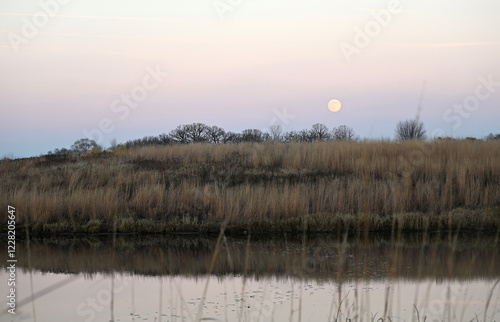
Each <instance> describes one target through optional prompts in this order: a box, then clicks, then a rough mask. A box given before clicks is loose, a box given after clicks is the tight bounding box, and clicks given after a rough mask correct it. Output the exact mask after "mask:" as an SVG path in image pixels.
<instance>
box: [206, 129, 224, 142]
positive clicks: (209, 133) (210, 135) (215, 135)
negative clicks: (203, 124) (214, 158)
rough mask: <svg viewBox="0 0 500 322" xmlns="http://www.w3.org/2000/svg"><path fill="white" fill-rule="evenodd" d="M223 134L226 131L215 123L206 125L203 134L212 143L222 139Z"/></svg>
mask: <svg viewBox="0 0 500 322" xmlns="http://www.w3.org/2000/svg"><path fill="white" fill-rule="evenodd" d="M225 134H226V131H224V129H223V128H221V127H218V126H217V125H214V126H207V128H206V129H205V136H206V137H207V139H208V140H209V141H210V142H211V143H214V144H218V143H220V141H221V140H223V139H224V135H225Z"/></svg>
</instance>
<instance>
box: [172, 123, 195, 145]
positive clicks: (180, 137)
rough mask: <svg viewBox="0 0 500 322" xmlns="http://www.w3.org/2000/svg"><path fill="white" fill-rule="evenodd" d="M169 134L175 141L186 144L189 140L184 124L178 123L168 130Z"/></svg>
mask: <svg viewBox="0 0 500 322" xmlns="http://www.w3.org/2000/svg"><path fill="white" fill-rule="evenodd" d="M169 136H170V137H171V138H172V140H174V141H175V142H177V143H182V144H186V143H189V142H191V140H190V138H189V136H188V134H187V129H186V125H178V126H177V127H176V128H175V129H173V130H172V131H170V133H169Z"/></svg>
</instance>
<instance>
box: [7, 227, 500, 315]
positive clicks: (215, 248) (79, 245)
mask: <svg viewBox="0 0 500 322" xmlns="http://www.w3.org/2000/svg"><path fill="white" fill-rule="evenodd" d="M3 243H4V244H5V241H4V242H3ZM5 253H6V252H5ZM16 255H17V259H18V263H17V265H18V271H17V276H16V278H17V285H16V292H17V310H16V312H17V314H16V315H15V317H13V316H12V315H10V314H8V313H5V312H2V315H0V320H1V321H33V320H35V318H36V321H111V320H114V321H195V320H197V319H198V318H200V319H203V320H204V321H336V320H337V321H346V319H347V321H349V319H350V320H352V321H372V320H373V321H389V318H390V320H391V321H418V318H420V321H423V320H424V318H425V319H426V321H470V320H474V321H476V319H477V320H478V321H483V320H486V321H500V285H499V284H500V283H499V280H500V256H499V248H498V236H497V235H495V234H493V235H489V234H482V233H460V234H459V235H458V234H456V233H432V234H417V235H403V236H402V237H400V238H399V239H396V238H391V236H381V235H376V236H375V235H372V236H369V237H359V236H358V237H356V236H354V237H349V238H345V236H335V235H314V236H300V235H299V236H286V235H282V236H276V237H274V238H270V237H266V238H263V237H252V238H231V237H225V238H222V239H220V242H219V243H218V240H217V238H206V237H199V236H161V237H160V236H137V235H133V236H131V235H128V236H117V238H116V239H115V240H113V238H112V237H110V236H102V237H90V238H89V237H61V238H46V239H33V240H31V241H30V244H29V248H28V244H27V242H26V241H18V245H17V252H16ZM214 255H215V256H214ZM0 261H1V263H2V265H3V267H4V268H3V269H2V270H1V272H0V281H1V282H0V290H1V292H2V294H7V292H8V290H7V288H8V287H7V280H8V273H7V271H6V269H5V268H6V266H7V265H6V261H7V257H6V254H1V256H0ZM4 308H6V305H5V306H4V307H3V308H2V309H4ZM380 318H382V319H380ZM379 319H380V320H379Z"/></svg>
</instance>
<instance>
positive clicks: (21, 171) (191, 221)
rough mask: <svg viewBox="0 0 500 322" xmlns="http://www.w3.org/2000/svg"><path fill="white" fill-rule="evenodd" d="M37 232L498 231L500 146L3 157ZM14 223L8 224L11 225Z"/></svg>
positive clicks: (362, 145) (2, 169) (0, 165)
mask: <svg viewBox="0 0 500 322" xmlns="http://www.w3.org/2000/svg"><path fill="white" fill-rule="evenodd" d="M0 178H1V182H2V185H1V186H0V194H1V195H2V196H3V198H2V200H0V209H5V211H4V213H5V216H2V218H4V220H3V221H4V222H5V223H6V222H7V206H8V205H11V206H14V207H16V215H17V218H16V223H17V225H18V226H19V228H21V227H28V228H29V229H30V231H31V232H32V233H35V234H60V233H101V232H106V233H107V232H114V231H117V232H141V233H165V232H209V233H210V232H215V233H217V232H219V231H220V228H221V227H222V226H225V227H226V231H228V232H229V233H234V234H240V233H244V232H245V231H252V232H276V231H303V230H307V231H310V232H324V231H331V232H340V231H345V230H347V229H349V230H350V231H354V230H357V231H367V230H369V231H380V230H394V229H398V230H408V231H419V230H433V229H455V230H456V229H474V230H483V229H486V230H498V229H500V142H497V141H486V142H484V141H468V140H436V141H433V142H404V143H396V142H378V141H377V142H316V143H292V144H282V143H274V144H273V143H259V144H250V143H248V144H220V145H212V144H189V145H171V146H161V147H142V148H136V149H130V150H121V151H114V152H104V153H99V154H87V155H82V156H77V155H67V156H58V155H52V156H41V157H37V158H30V159H22V160H8V159H4V160H2V161H0ZM3 226H6V225H3Z"/></svg>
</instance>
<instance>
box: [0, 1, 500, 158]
mask: <svg viewBox="0 0 500 322" xmlns="http://www.w3.org/2000/svg"><path fill="white" fill-rule="evenodd" d="M499 13H500V2H499V1H497V0H480V1H476V2H472V1H468V0H453V1H451V0H443V1H422V0H384V1H367V0H354V1H352V0H351V1H347V0H346V1H341V0H337V1H333V0H329V1H326V0H311V1H298V0H251V1H250V0H184V1H171V0H169V1H165V0H149V1H143V0H120V1H118V0H108V1H97V0H85V1H83V0H81V1H78V0H39V1H1V2H0V121H1V123H2V126H1V127H0V157H3V156H8V157H29V156H37V155H41V154H45V153H47V152H48V151H49V150H53V149H55V148H63V147H64V148H69V147H71V145H72V144H73V143H74V142H75V141H76V140H78V139H80V138H84V137H88V138H91V139H94V140H96V141H97V142H98V143H99V144H101V145H103V146H104V147H107V146H109V145H110V141H111V140H113V139H116V140H117V142H125V141H127V140H131V139H137V138H141V137H143V136H146V135H158V134H160V133H168V132H169V131H170V130H171V129H173V128H175V127H176V126H177V125H180V124H189V123H193V122H202V123H206V124H208V125H218V126H221V127H222V128H224V129H225V130H230V131H235V132H241V131H242V130H244V129H249V128H252V129H260V130H263V131H264V130H266V129H268V128H269V127H270V126H271V125H281V126H282V127H283V130H284V131H290V130H301V129H307V128H311V126H312V125H313V124H315V123H322V124H325V125H326V126H328V127H329V128H333V127H338V126H340V125H348V126H350V127H352V128H353V129H354V131H355V132H356V133H357V134H358V135H359V136H360V137H362V138H373V139H378V138H393V137H394V128H395V126H396V123H397V122H398V121H401V120H406V119H412V118H415V117H419V119H420V120H422V121H423V122H424V125H425V128H426V130H427V132H428V134H429V136H431V137H434V136H454V137H467V136H473V137H478V138H480V137H484V136H486V135H488V134H489V133H500V128H499V126H498V121H499V120H500V60H499V59H498V57H500V33H499V32H498V31H499V30H500V19H498V14H499ZM332 99H338V100H340V101H341V102H342V108H341V109H340V110H339V111H338V112H332V111H330V110H329V109H328V102H329V101H330V100H332Z"/></svg>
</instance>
